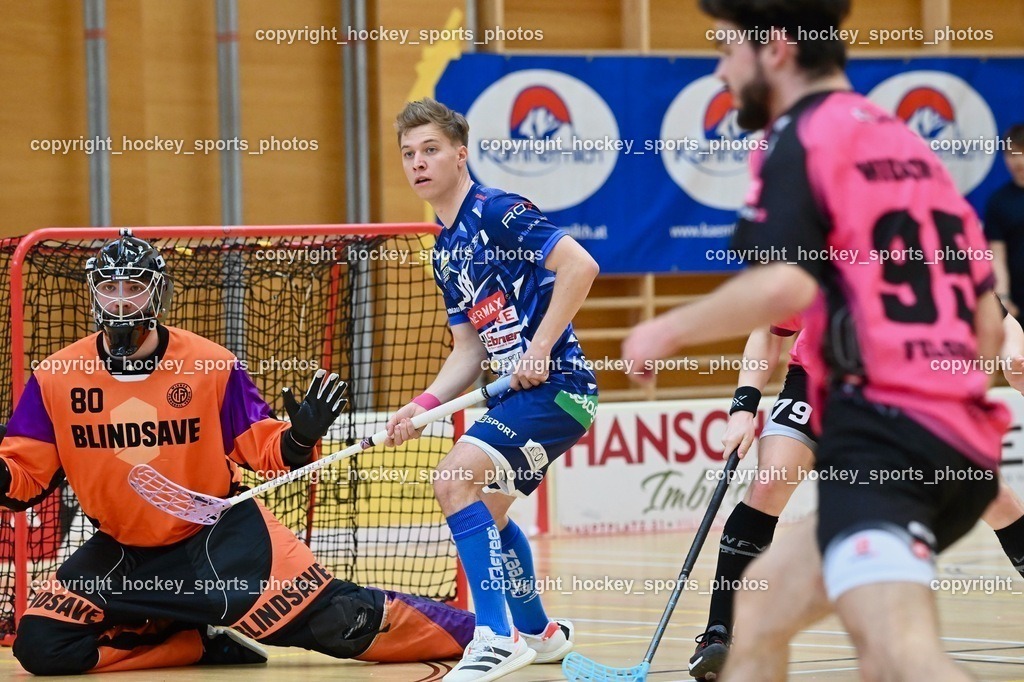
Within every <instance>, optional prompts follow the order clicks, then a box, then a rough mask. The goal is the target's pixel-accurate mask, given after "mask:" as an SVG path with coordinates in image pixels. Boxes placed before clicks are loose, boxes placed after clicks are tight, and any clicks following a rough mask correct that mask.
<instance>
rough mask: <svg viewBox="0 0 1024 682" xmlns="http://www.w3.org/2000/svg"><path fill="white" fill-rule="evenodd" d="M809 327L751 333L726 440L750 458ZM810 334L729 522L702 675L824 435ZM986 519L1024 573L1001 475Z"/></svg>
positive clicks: (1015, 373) (1021, 334) (701, 653)
mask: <svg viewBox="0 0 1024 682" xmlns="http://www.w3.org/2000/svg"><path fill="white" fill-rule="evenodd" d="M1003 323H1004V325H1003V326H1004V331H1005V334H1006V340H1005V342H1004V344H1003V351H1002V356H1003V358H1004V359H1005V360H1004V363H1003V373H1004V376H1005V377H1006V380H1007V382H1008V383H1009V384H1010V386H1011V387H1013V388H1014V389H1015V390H1017V391H1024V330H1022V329H1021V326H1020V323H1018V322H1017V321H1016V319H1014V318H1013V317H1012V316H1009V315H1007V316H1006V317H1004V318H1003ZM802 326H803V323H802V320H801V318H800V316H799V315H798V316H795V317H793V318H791V319H789V320H786V321H784V322H781V323H779V324H776V325H772V326H771V327H770V328H768V329H756V330H754V332H753V333H751V335H750V337H749V338H748V339H747V344H746V347H745V348H744V350H743V359H744V366H745V367H748V368H749V369H744V370H743V371H741V372H740V376H739V388H737V389H736V393H735V394H734V397H733V402H732V407H731V409H730V416H729V424H728V426H727V428H726V433H725V436H724V437H723V439H722V445H723V447H724V449H725V451H726V452H731V451H732V449H733V448H736V447H738V448H739V451H740V456H741V457H742V456H745V455H746V453H747V452H748V451H749V449H750V446H751V445H752V444H753V441H754V437H755V431H756V428H755V422H754V417H755V415H756V414H757V410H758V403H759V402H760V398H761V391H762V390H763V389H764V386H765V385H766V384H767V383H768V380H769V379H770V378H771V376H772V375H773V374H774V372H775V367H776V364H777V360H778V357H779V352H780V349H781V346H782V343H783V337H786V336H793V335H794V334H799V333H800V329H801V327H802ZM803 339H806V337H805V336H802V335H799V336H797V339H796V343H794V344H793V347H792V348H791V350H790V353H789V355H790V363H789V369H788V371H787V373H786V380H785V385H784V386H783V389H782V392H781V393H780V394H779V397H778V399H777V400H776V401H775V404H774V405H773V406H772V410H771V415H770V418H769V421H768V423H767V424H766V425H765V427H764V429H763V430H762V431H761V435H760V438H759V440H758V450H757V467H758V472H759V473H758V476H757V477H756V478H754V480H753V481H752V482H751V484H750V488H749V489H748V490H747V493H746V495H745V496H744V500H743V502H741V503H740V504H738V505H737V506H736V507H735V508H734V509H733V511H732V513H731V514H730V515H729V518H728V520H727V521H726V522H725V527H724V528H723V529H722V539H721V543H720V545H719V552H718V569H717V572H716V575H715V583H714V586H713V588H712V593H711V606H710V609H709V615H708V625H707V628H706V629H705V631H704V633H702V634H701V635H699V636H698V637H697V642H698V644H697V649H696V651H695V652H694V654H693V656H692V657H691V658H690V674H691V675H692V676H693V677H695V678H697V679H698V680H714V679H715V678H716V676H717V675H718V674H719V673H720V672H721V670H722V668H723V666H724V665H725V659H726V656H727V654H728V652H729V646H730V644H731V641H732V637H733V622H734V617H733V612H734V602H735V598H736V597H735V595H736V592H738V590H740V589H742V586H743V585H744V582H743V580H742V576H743V573H744V571H745V570H746V568H747V567H748V566H749V565H750V564H751V563H752V562H753V561H754V560H755V559H756V558H757V557H758V556H760V555H761V554H762V553H763V552H764V551H765V550H766V549H767V547H768V545H769V544H770V543H771V542H772V539H773V537H774V535H775V527H776V525H777V523H778V520H779V515H780V514H781V513H782V510H783V509H784V508H785V507H786V504H788V502H789V499H790V498H791V497H792V495H793V493H794V492H795V490H796V488H795V486H796V485H797V484H798V483H799V482H800V481H801V480H802V479H803V478H805V477H806V473H807V472H808V470H810V469H811V468H813V466H814V451H815V449H816V448H817V437H816V436H815V435H814V433H813V432H812V431H811V429H810V416H811V411H812V408H811V406H810V404H808V403H807V373H806V372H805V371H804V369H803V368H802V367H801V366H800V357H801V354H802V353H805V352H806V351H805V350H804V346H805V345H806V344H805V343H804V342H803ZM762 472H763V473H762ZM982 518H983V520H984V521H985V522H986V523H987V524H988V525H989V526H990V527H991V528H992V529H993V530H994V531H995V533H996V537H997V538H998V539H999V542H1000V544H1001V545H1002V548H1003V551H1005V552H1006V555H1007V557H1008V558H1009V559H1010V563H1011V564H1012V565H1013V567H1014V569H1016V570H1017V571H1018V572H1019V573H1020V574H1021V576H1022V577H1024V503H1022V502H1021V500H1020V499H1019V498H1018V497H1017V495H1016V494H1015V493H1014V492H1013V490H1012V489H1011V488H1010V487H1009V486H1008V485H1007V484H1006V483H1005V482H1004V481H1000V487H999V494H998V496H997V497H996V499H995V501H993V502H992V504H991V505H989V508H988V509H987V510H986V511H985V514H984V515H983V517H982ZM805 577H806V576H805ZM746 584H750V583H749V581H748V582H747V583H746ZM775 598H776V599H777V601H778V602H780V603H781V602H783V601H785V600H783V599H781V598H780V596H779V595H776V597H775ZM769 613H770V611H769ZM779 613H783V614H784V613H785V610H781V611H779ZM748 620H749V619H748ZM757 620H758V621H759V622H760V623H761V624H762V625H761V627H763V628H765V629H769V630H770V629H773V628H774V627H776V625H777V623H776V622H775V621H774V620H773V619H772V618H770V617H766V616H765V614H764V611H763V610H760V611H759V612H758V617H757Z"/></svg>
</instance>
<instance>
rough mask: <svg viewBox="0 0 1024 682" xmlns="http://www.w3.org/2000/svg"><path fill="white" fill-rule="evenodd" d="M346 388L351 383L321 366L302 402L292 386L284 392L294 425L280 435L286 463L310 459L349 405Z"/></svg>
mask: <svg viewBox="0 0 1024 682" xmlns="http://www.w3.org/2000/svg"><path fill="white" fill-rule="evenodd" d="M325 377H326V378H325ZM347 390H348V384H346V383H345V382H344V381H341V379H339V378H338V375H337V374H331V375H330V376H327V371H326V370H322V369H318V370H317V371H316V374H315V375H314V376H313V382H312V383H311V384H310V385H309V390H307V391H306V397H305V398H304V399H303V401H302V404H299V403H298V402H296V400H295V397H294V396H293V395H292V392H291V389H287V388H286V389H284V390H283V391H282V394H283V397H284V408H285V410H286V411H287V412H288V418H289V419H290V420H291V422H292V427H291V428H290V429H289V430H288V432H287V433H286V434H285V435H284V436H282V437H281V456H282V457H283V458H284V461H285V462H286V463H287V464H289V465H291V466H292V467H295V466H302V465H304V464H307V463H308V462H309V459H310V455H311V454H312V452H313V446H314V445H316V442H317V441H318V440H320V439H321V438H323V436H324V434H326V433H327V431H328V429H330V428H331V424H333V423H334V420H335V419H337V418H338V415H339V414H341V413H342V412H343V411H344V410H345V407H346V406H347V405H348V398H346V397H345V391H347Z"/></svg>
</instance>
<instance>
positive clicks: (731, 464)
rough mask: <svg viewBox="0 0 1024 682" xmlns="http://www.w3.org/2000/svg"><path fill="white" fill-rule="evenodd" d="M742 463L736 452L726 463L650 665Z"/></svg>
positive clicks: (656, 639)
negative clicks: (730, 481) (733, 477)
mask: <svg viewBox="0 0 1024 682" xmlns="http://www.w3.org/2000/svg"><path fill="white" fill-rule="evenodd" d="M739 463H740V456H739V454H738V453H737V452H736V451H735V450H734V451H733V453H732V454H731V455H729V460H728V461H727V462H726V463H725V471H724V475H723V476H722V479H721V480H720V481H719V482H718V485H717V486H715V492H714V494H713V495H712V496H711V502H710V503H709V504H708V510H707V511H706V512H704V519H703V520H702V521H701V522H700V527H699V528H698V529H697V535H696V537H694V538H693V544H692V545H690V551H689V553H688V554H687V555H686V561H684V562H683V570H681V571H680V572H679V578H678V579H677V580H676V586H675V589H673V590H672V596H671V597H669V599H668V604H667V605H666V606H665V613H663V614H661V621H660V622H659V623H658V629H657V630H655V631H654V639H652V640H651V646H650V647H648V649H647V655H646V656H644V662H645V663H648V664H650V663H651V661H653V660H654V652H656V651H657V650H658V645H659V644H661V638H662V637H663V636H664V635H665V629H666V628H668V622H669V621H670V620H671V619H672V613H673V612H674V611H675V610H676V604H677V603H678V602H679V595H680V594H682V592H683V584H684V583H685V582H686V579H687V578H688V577H689V575H690V571H692V570H693V567H694V566H695V565H697V557H698V556H700V550H701V548H702V547H703V546H704V541H705V540H706V539H707V537H708V532H709V531H710V530H711V524H712V523H714V522H715V516H716V515H717V514H718V509H719V508H720V507H721V506H722V500H723V499H725V493H726V491H727V490H728V489H729V479H730V478H732V472H733V471H735V470H736V466H737V465H738V464H739Z"/></svg>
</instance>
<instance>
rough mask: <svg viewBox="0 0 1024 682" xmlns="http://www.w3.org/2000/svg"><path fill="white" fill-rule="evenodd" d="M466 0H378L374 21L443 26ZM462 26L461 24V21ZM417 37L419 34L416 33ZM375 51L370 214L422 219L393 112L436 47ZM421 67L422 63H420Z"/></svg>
mask: <svg viewBox="0 0 1024 682" xmlns="http://www.w3.org/2000/svg"><path fill="white" fill-rule="evenodd" d="M464 9H465V3H464V2H462V1H461V0H446V1H435V2H430V3H425V2H419V1H417V0H388V1H387V2H383V1H378V2H377V3H376V5H375V12H374V17H373V22H372V25H374V26H384V27H386V28H389V29H391V28H397V29H403V28H408V29H411V30H413V32H414V33H416V32H418V31H419V30H420V29H425V30H441V29H443V28H444V27H445V25H446V22H448V20H449V19H450V18H451V17H452V16H453V12H456V13H461V12H462V11H463V10H464ZM460 26H465V23H464V20H463V22H461V23H460ZM417 38H418V36H417ZM371 49H372V52H373V61H372V64H373V76H372V81H371V82H372V87H373V91H374V93H375V97H374V100H375V101H376V103H377V106H376V109H375V118H374V120H373V123H372V130H373V131H374V139H373V141H372V142H373V145H374V146H373V152H374V153H373V155H372V159H373V162H374V163H375V164H376V167H375V168H374V179H375V182H372V183H371V186H372V188H373V190H374V192H375V194H374V206H375V210H374V218H375V219H376V220H382V221H384V222H402V221H409V220H414V221H418V220H423V219H424V216H425V213H424V211H425V204H424V203H423V202H422V201H420V200H419V199H418V198H417V197H416V195H415V194H413V193H412V190H411V189H410V187H409V183H408V182H407V181H406V179H405V175H404V173H403V171H402V161H401V157H400V156H399V154H398V143H397V141H396V138H395V127H394V122H395V116H396V115H397V114H398V112H399V111H401V110H402V107H403V106H405V103H406V102H407V101H409V100H408V98H409V94H410V92H411V91H412V89H413V86H414V85H415V84H416V82H417V75H418V73H417V67H418V65H419V64H420V62H421V61H422V60H423V58H424V56H425V55H426V54H427V53H428V51H429V50H431V49H437V48H436V46H430V45H426V44H421V45H408V44H401V43H400V42H396V41H377V42H375V43H373V44H372V45H371ZM421 68H422V67H421Z"/></svg>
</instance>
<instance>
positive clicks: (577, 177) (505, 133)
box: [466, 69, 621, 211]
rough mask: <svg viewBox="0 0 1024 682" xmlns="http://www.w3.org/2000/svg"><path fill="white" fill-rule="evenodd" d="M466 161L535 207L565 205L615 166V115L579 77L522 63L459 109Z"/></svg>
mask: <svg viewBox="0 0 1024 682" xmlns="http://www.w3.org/2000/svg"><path fill="white" fill-rule="evenodd" d="M466 119H467V120H468V121H469V166H470V169H471V170H472V171H473V173H474V175H476V177H477V178H478V179H479V180H480V181H481V182H482V183H483V184H485V185H488V186H492V187H500V188H502V189H504V190H508V191H510V192H516V193H518V194H522V195H523V196H525V197H527V198H528V199H530V200H531V201H533V202H534V203H536V204H537V206H538V207H539V208H540V209H541V210H542V211H560V210H562V209H566V208H570V207H572V206H575V205H576V204H579V203H580V202H582V201H584V200H585V199H587V198H588V197H590V196H591V195H592V194H594V192H596V191H597V190H599V189H600V188H601V186H602V185H604V183H605V181H606V180H607V179H608V176H609V175H611V173H612V170H613V169H614V168H615V162H616V161H617V160H618V157H619V149H620V148H621V140H620V139H619V126H618V124H617V123H616V122H615V116H614V115H613V114H612V110H611V109H610V108H609V107H608V105H607V104H606V103H605V101H604V100H603V99H602V98H601V96H600V95H598V94H597V93H596V92H594V90H593V89H592V88H591V87H590V86H589V85H587V84H586V83H584V82H583V81H581V80H579V79H577V78H573V77H572V76H568V75H566V74H564V73H559V72H558V71H550V70H547V69H527V70H525V71H516V72H515V73H511V74H509V75H507V76H505V77H504V78H501V79H499V80H498V81H496V82H495V83H493V84H492V85H491V86H490V87H488V88H487V89H486V90H484V91H483V92H482V93H481V94H480V96H479V97H478V98H477V99H476V101H475V102H473V106H471V107H470V108H469V112H468V113H467V114H466Z"/></svg>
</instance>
